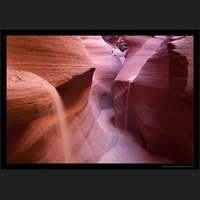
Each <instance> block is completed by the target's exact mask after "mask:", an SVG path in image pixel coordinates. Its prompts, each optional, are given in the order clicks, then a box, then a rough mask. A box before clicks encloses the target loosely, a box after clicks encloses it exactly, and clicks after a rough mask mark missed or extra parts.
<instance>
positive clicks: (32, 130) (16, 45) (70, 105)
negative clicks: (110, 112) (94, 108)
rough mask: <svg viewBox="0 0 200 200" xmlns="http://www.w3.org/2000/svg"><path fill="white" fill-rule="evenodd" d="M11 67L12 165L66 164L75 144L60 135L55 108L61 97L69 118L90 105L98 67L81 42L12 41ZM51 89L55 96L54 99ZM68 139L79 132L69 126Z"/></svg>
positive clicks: (16, 38)
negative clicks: (68, 149) (68, 151)
mask: <svg viewBox="0 0 200 200" xmlns="http://www.w3.org/2000/svg"><path fill="white" fill-rule="evenodd" d="M7 64H8V66H7V67H8V89H7V90H8V96H7V107H8V129H7V160H8V162H9V163H13V162H15V163H23V162H25V163H38V162H39V163H41V162H44V163H49V162H54V163H55V162H61V163H63V162H68V161H66V158H65V153H64V152H66V151H65V150H64V149H63V146H65V147H66V148H68V146H69V143H70V142H71V143H70V145H71V144H72V143H73V141H66V140H64V139H63V138H62V135H60V134H59V133H60V130H58V126H57V125H58V124H59V121H60V120H59V117H58V114H57V113H56V112H55V109H53V110H52V106H54V107H55V104H56V101H57V100H58V98H57V97H56V96H57V94H56V93H57V92H59V93H60V96H61V97H62V101H63V102H64V109H65V111H64V112H65V117H66V118H68V117H69V116H71V117H72V116H76V115H77V113H78V112H80V111H82V110H84V107H85V106H86V105H87V103H88V95H89V90H90V86H91V82H92V76H93V73H94V68H93V66H92V61H91V59H90V57H89V55H88V53H87V50H86V49H85V47H84V45H83V44H82V42H81V40H80V37H78V36H8V40H7ZM22 70H23V71H22ZM30 72H31V73H30ZM43 83H45V84H43ZM51 84H52V85H51ZM53 86H54V87H56V88H57V92H55V93H54V94H53V98H52V90H54V91H56V90H55V88H53ZM49 88H52V89H49ZM56 99H57V100H56ZM66 124H67V123H66ZM86 127H87V124H86ZM83 132H84V130H83ZM70 134H76V133H74V132H73V131H72V132H69V127H67V128H66V137H67V140H70ZM63 142H64V144H65V145H64V144H63ZM63 151H64V152H63ZM70 162H71V160H70Z"/></svg>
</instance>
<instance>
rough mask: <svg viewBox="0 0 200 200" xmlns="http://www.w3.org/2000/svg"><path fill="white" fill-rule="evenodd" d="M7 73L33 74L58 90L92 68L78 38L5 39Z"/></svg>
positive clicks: (26, 37) (12, 37)
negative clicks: (23, 72)
mask: <svg viewBox="0 0 200 200" xmlns="http://www.w3.org/2000/svg"><path fill="white" fill-rule="evenodd" d="M7 64H8V66H9V69H16V70H25V71H28V72H32V73H35V74H37V75H39V76H41V77H43V78H44V79H45V80H47V81H48V82H49V83H51V84H52V85H53V86H55V87H58V86H60V85H62V84H64V83H66V82H68V81H69V80H71V79H72V78H73V77H74V76H76V75H81V74H83V73H84V72H86V71H88V70H90V69H91V68H92V62H91V60H90V59H89V56H88V53H87V51H86V49H85V47H84V45H83V44H82V42H81V40H80V37H79V36H8V37H7Z"/></svg>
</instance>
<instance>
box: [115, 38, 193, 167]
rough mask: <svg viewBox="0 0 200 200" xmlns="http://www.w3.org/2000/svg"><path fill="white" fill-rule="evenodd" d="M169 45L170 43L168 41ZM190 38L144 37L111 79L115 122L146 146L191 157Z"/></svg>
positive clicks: (156, 151)
mask: <svg viewBox="0 0 200 200" xmlns="http://www.w3.org/2000/svg"><path fill="white" fill-rule="evenodd" d="M170 43H172V44H173V48H171V46H172V45H171V44H170ZM192 52H193V42H192V38H190V37H186V38H183V39H180V40H176V41H172V42H168V40H167V39H164V38H162V37H158V38H156V37H155V38H152V39H148V40H147V41H146V42H145V44H144V45H143V46H141V48H140V49H139V50H138V51H137V52H134V53H133V54H132V53H131V52H130V54H129V52H128V54H129V55H128V60H127V62H126V63H125V65H124V67H123V69H122V70H121V71H120V73H119V74H118V76H117V78H116V79H115V81H114V84H113V88H112V91H113V99H114V100H113V101H114V110H115V124H116V126H118V127H121V128H123V129H126V130H129V131H133V132H136V133H137V134H138V135H139V136H140V137H141V139H142V140H143V146H144V147H145V148H146V149H147V150H148V151H150V152H152V153H154V154H157V155H161V156H167V157H170V158H171V159H173V160H174V161H176V162H177V163H192V161H193V142H192V141H193V100H192V99H193V98H192V97H193V91H192V80H193V79H192V68H193V63H192V59H191V58H192V57H193V53H192Z"/></svg>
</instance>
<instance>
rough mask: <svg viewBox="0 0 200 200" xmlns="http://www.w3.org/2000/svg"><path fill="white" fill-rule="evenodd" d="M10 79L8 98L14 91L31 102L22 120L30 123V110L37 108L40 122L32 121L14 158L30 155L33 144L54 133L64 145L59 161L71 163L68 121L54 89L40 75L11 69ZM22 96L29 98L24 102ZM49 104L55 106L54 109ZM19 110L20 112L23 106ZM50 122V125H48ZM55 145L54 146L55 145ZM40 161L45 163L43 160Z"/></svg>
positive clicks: (14, 153)
mask: <svg viewBox="0 0 200 200" xmlns="http://www.w3.org/2000/svg"><path fill="white" fill-rule="evenodd" d="M7 79H8V80H7V82H8V87H9V90H8V95H9V94H10V93H12V92H14V94H15V98H18V99H19V100H20V101H21V102H22V104H23V102H24V100H25V99H26V102H27V103H26V105H24V106H25V110H24V111H25V112H26V114H25V115H24V118H22V119H24V120H26V118H27V117H29V116H30V111H31V110H33V109H34V111H35V113H37V114H36V115H38V116H37V119H34V118H32V121H31V123H30V124H29V126H28V128H27V129H26V130H25V132H24V137H23V139H22V140H20V141H19V142H18V143H16V151H15V152H13V157H15V155H20V154H21V153H23V152H30V149H31V148H32V145H33V144H35V143H36V142H37V141H38V140H39V138H42V137H46V136H45V134H46V133H47V132H48V131H49V130H54V131H55V133H56V135H58V139H59V140H60V144H61V146H60V151H61V152H60V153H61V155H58V157H59V156H61V157H60V158H59V159H58V160H59V162H62V163H69V162H71V147H70V145H71V142H70V138H69V131H68V127H67V121H66V120H65V113H64V107H63V104H62V100H61V98H60V96H59V94H58V92H57V90H56V89H55V88H54V86H53V85H51V84H50V83H49V82H48V81H46V80H44V79H43V78H41V77H40V76H38V75H36V74H33V73H30V72H25V71H21V70H20V71H17V70H8V76H7ZM21 96H23V97H24V96H25V97H26V98H25V99H22V100H21ZM20 101H18V102H20ZM48 105H51V109H50V110H49V107H48ZM18 109H20V107H19V106H18ZM49 111H50V112H49ZM31 112H32V111H31ZM46 118H47V119H46ZM46 122H48V123H47V124H45V123H46ZM53 127H55V128H53ZM55 144H56V143H55ZM51 145H54V143H53V144H51ZM22 147H23V148H22ZM42 148H43V147H42ZM44 149H45V147H44ZM62 151H63V152H62ZM36 157H37V156H36ZM32 159H34V158H32ZM37 160H39V162H43V160H41V161H40V159H39V158H38V159H37Z"/></svg>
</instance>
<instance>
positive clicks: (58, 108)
mask: <svg viewBox="0 0 200 200" xmlns="http://www.w3.org/2000/svg"><path fill="white" fill-rule="evenodd" d="M47 83H48V82H47V81H44V82H43V86H44V87H45V88H46V89H47V91H48V93H49V94H50V96H51V97H52V100H53V109H54V112H55V118H56V119H57V122H56V123H57V130H58V131H59V132H60V136H61V141H62V146H63V154H64V160H65V161H64V162H65V163H70V162H71V148H70V142H69V134H68V132H67V130H68V128H67V121H66V120H65V112H64V106H63V103H62V100H61V98H60V96H59V94H58V92H57V90H56V89H55V88H54V87H53V86H52V85H51V84H49V83H48V84H47Z"/></svg>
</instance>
